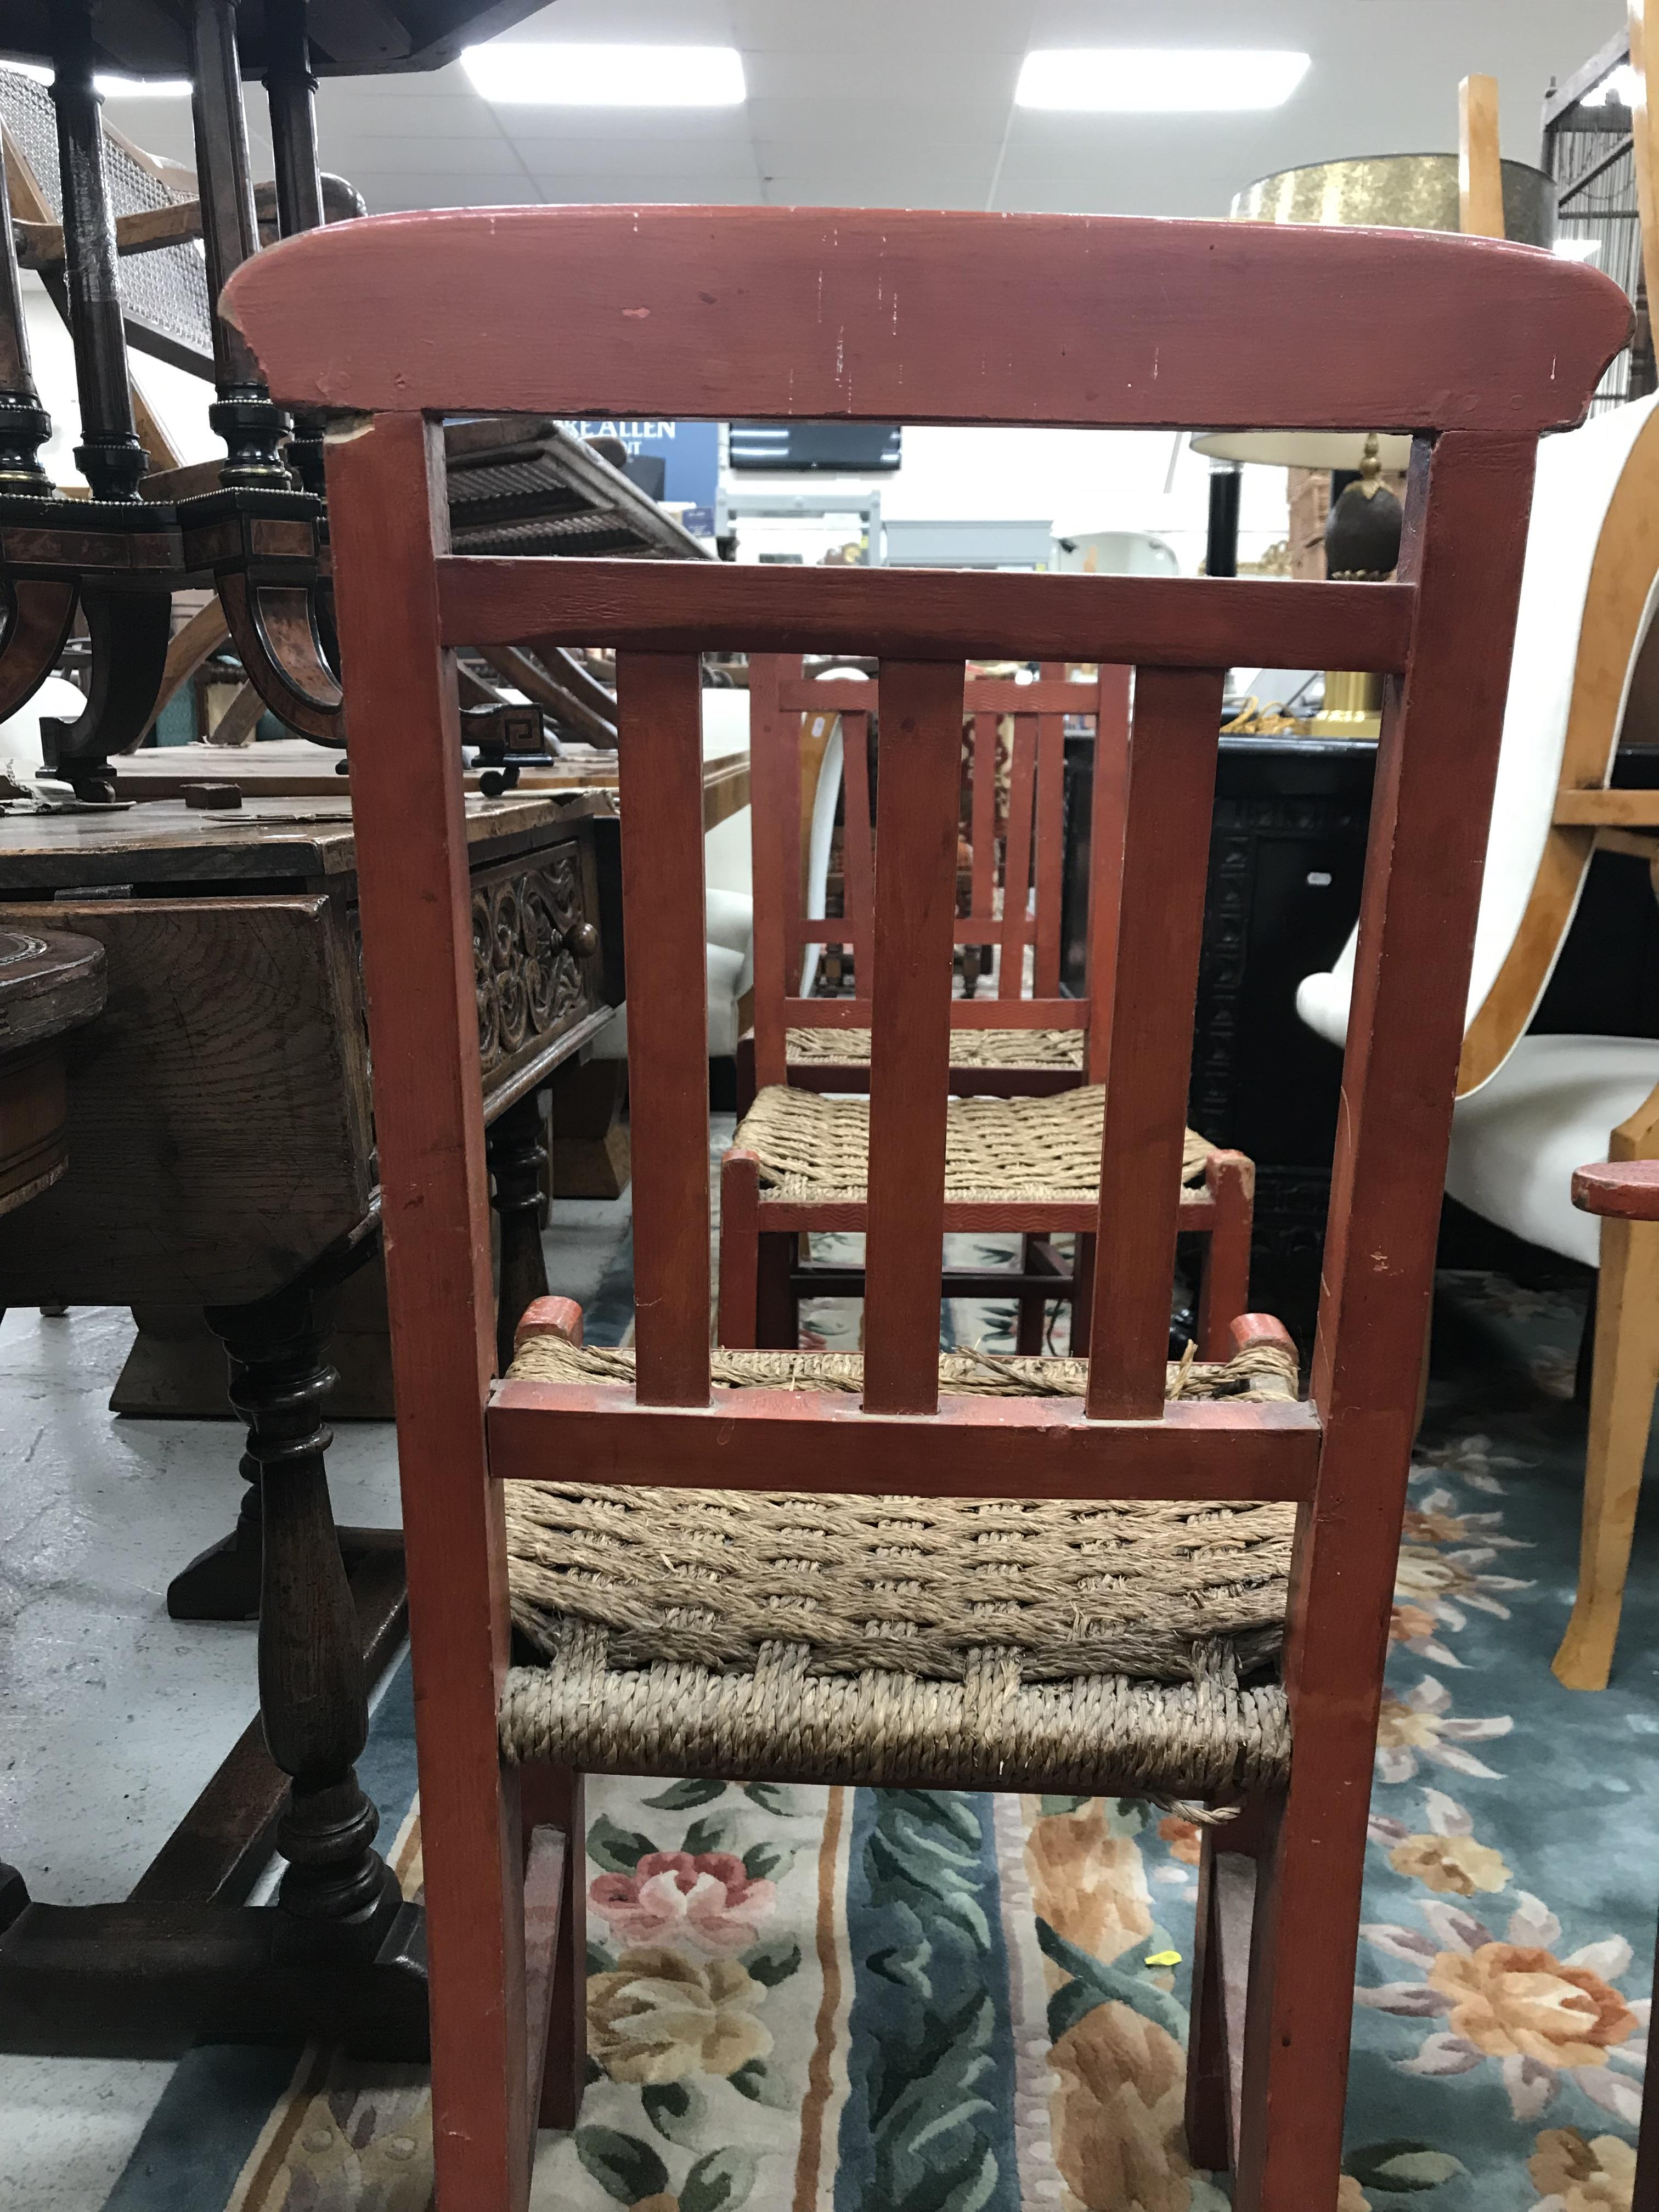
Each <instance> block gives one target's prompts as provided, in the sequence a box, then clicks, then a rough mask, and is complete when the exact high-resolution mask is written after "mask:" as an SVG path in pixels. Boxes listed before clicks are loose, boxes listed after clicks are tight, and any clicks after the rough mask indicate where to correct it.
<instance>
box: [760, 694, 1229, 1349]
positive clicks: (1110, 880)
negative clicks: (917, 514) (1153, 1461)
mask: <svg viewBox="0 0 1659 2212" xmlns="http://www.w3.org/2000/svg"><path fill="white" fill-rule="evenodd" d="M1130 675H1131V671H1129V670H1128V669H1127V668H1103V669H1102V670H1100V671H1099V672H1098V673H1097V675H1096V677H1095V678H1093V680H1092V681H1091V682H1086V683H1085V682H1073V681H1069V680H1068V679H1067V678H1066V671H1065V665H1064V663H1063V662H1060V663H1045V664H1044V665H1042V668H1041V670H1040V672H1039V676H1038V680H1037V681H1036V683H1034V684H1016V683H1013V682H1012V681H1010V680H1008V679H1007V678H987V677H969V679H968V681H967V683H966V684H965V686H964V689H963V713H964V714H965V715H966V717H967V719H968V720H969V722H970V724H971V726H972V738H971V745H970V755H969V760H970V766H969V778H970V785H969V791H970V795H969V819H970V822H971V825H972V836H971V843H972V848H973V872H972V878H971V882H972V892H971V897H970V901H969V905H970V909H971V910H970V912H969V913H968V914H966V915H957V918H956V921H955V924H954V939H953V942H954V944H955V945H957V947H961V946H963V945H980V944H990V943H994V944H995V945H998V946H999V947H1000V952H1001V958H1000V962H999V964H998V975H997V979H996V989H995V992H994V994H993V995H992V996H990V997H987V998H984V999H981V998H978V997H975V998H971V999H969V998H961V999H954V998H953V999H952V1000H951V1030H952V1032H953V1033H954V1032H957V1031H962V1030H1055V1029H1064V1030H1080V1031H1081V1032H1082V1035H1083V1040H1084V1057H1083V1060H1082V1063H1081V1065H1080V1066H1078V1067H1077V1068H1075V1069H1069V1068H1046V1067H1027V1068H1021V1067H959V1066H954V1065H953V1066H951V1070H950V1078H949V1080H950V1089H951V1092H952V1093H953V1094H954V1095H956V1096H958V1097H973V1096H981V1097H983V1096H987V1095H995V1096H998V1097H1039V1096H1042V1095H1046V1094H1048V1093H1052V1092H1054V1091H1069V1090H1073V1089H1075V1088H1076V1087H1077V1086H1078V1085H1080V1084H1085V1083H1098V1082H1101V1081H1102V1080H1103V1079H1104V1075H1105V1068H1106V1038H1107V1033H1108V1031H1109V1029H1110V1025H1111V998H1110V993H1111V983H1112V978H1113V973H1114V969H1113V945H1114V932H1115V928H1116V926H1117V890H1118V885H1117V876H1116V869H1115V865H1113V856H1115V858H1116V859H1117V860H1121V854H1122V848H1123V805H1124V799H1125V793H1126V788H1127V763H1128V740H1129V698H1130ZM879 691H880V686H879V684H878V683H871V682H869V681H867V680H860V681H854V680H848V679H843V680H842V681H839V682H837V681H836V680H835V679H834V678H814V679H811V680H808V679H807V678H805V676H804V675H803V673H802V670H801V662H800V658H799V655H793V656H788V657H784V656H777V655H771V654H757V656H756V657H755V658H754V659H753V660H751V662H750V771H751V783H750V789H751V793H752V816H751V818H752V822H753V825H754V828H753V840H754V856H755V865H754V886H755V1027H754V1034H753V1038H752V1041H750V1040H744V1044H746V1045H748V1047H749V1049H748V1051H747V1052H745V1051H744V1045H743V1044H740V1046H739V1061H738V1065H739V1083H738V1101H739V1105H740V1108H743V1109H746V1107H747V1105H748V1104H749V1103H752V1098H753V1093H754V1091H755V1089H756V1088H757V1087H758V1086H761V1085H769V1084H784V1083H789V1084H793V1085H795V1086H796V1087H797V1088H798V1089H801V1090H811V1091H864V1090H866V1089H867V1088H868V1087H869V1081H870V1066H869V1062H868V1061H867V1060H866V1061H857V1060H838V1061H803V1060H790V1059H789V1057H788V1034H789V1031H790V1030H791V1029H822V1030H830V1031H834V1030H844V1029H867V1028H868V1027H869V1024H870V1001H869V999H868V997H867V996H866V997H862V998H860V997H854V998H850V999H819V998H802V997H799V996H797V995H795V992H794V991H793V990H792V988H791V984H792V981H793V979H797V978H799V975H800V972H801V959H802V955H803V954H804V953H805V951H806V949H807V947H808V946H809V945H850V946H851V947H852V951H853V957H854V975H855V976H860V975H861V976H864V977H866V978H867V977H868V976H869V975H870V974H871V973H872V968H873V964H874V963H873V936H874V923H875V908H874V886H875V854H874V841H873V839H872V835H871V816H870V783H869V762H868V740H869V729H870V721H871V717H872V714H876V715H879V711H880V697H879ZM811 714H836V715H838V716H839V717H840V719H841V724H842V762H843V764H844V765H843V769H842V775H843V780H844V790H845V793H846V799H845V805H844V807H843V815H844V828H843V836H842V853H843V855H844V859H843V871H844V881H845V885H846V892H845V899H844V908H845V911H844V913H843V914H842V915H841V916H839V917H837V918H832V919H829V920H826V921H815V920H811V919H809V918H808V917H807V915H806V914H805V910H804V902H803V898H802V894H801V889H800V885H801V880H802V870H801V823H802V815H803V796H802V788H801V787H802V781H803V770H804V769H806V768H808V767H809V765H810V759H809V749H808V748H807V747H806V746H805V744H804V742H803V736H802V728H803V717H805V716H808V715H811ZM1005 714H1006V715H1009V716H1011V717H1012V720H1013V724H1014V730H1013V744H1012V757H1011V759H1010V763H1009V768H1010V774H1009V793H1008V823H1007V836H1006V848H1005V849H1006V857H1005V860H1004V864H1003V869H1002V880H1001V883H1000V886H999V881H998V871H997V867H996V860H995V855H994V849H993V848H994V842H995V823H996V802H997V793H996V785H995V777H994V775H991V776H988V777H987V776H984V775H981V773H980V754H981V747H982V746H984V745H985V744H986V743H987V738H988V740H989V744H990V748H991V758H992V761H993V762H994V759H995V745H996V739H997V726H998V723H999V721H1000V719H1001V717H1002V716H1003V715H1005ZM1067 714H1078V715H1081V716H1083V717H1085V718H1086V719H1090V720H1093V722H1094V725H1095V773H1094V778H1093V793H1092V798H1091V820H1090V848H1089V849H1090V852H1091V855H1092V856H1095V857H1096V860H1097V865H1096V866H1094V867H1093V868H1092V869H1091V875H1092V878H1093V884H1092V890H1091V901H1090V914H1089V921H1088V927H1089V933H1090V942H1089V957H1088V963H1087V973H1088V978H1089V987H1088V992H1087V994H1086V995H1085V996H1084V997H1082V998H1068V997H1063V996H1062V995H1061V994H1060V892H1061V887H1062V886H1061V878H1062V874H1063V870H1064V863H1065V853H1064V826H1065V815H1064V785H1063V778H1064V768H1065V725H1066V715H1067ZM999 887H1000V889H1001V891H1002V895H1003V896H1002V911H1001V913H1000V915H999V914H997V913H996V912H995V911H994V907H995V893H996V891H997V890H998V889H999ZM1033 888H1034V889H1035V891H1036V897H1035V900H1030V898H1029V897H1028V894H1029V893H1030V891H1031V890H1033ZM1028 907H1034V908H1035V911H1034V912H1032V911H1028ZM1028 946H1030V948H1031V951H1032V953H1033V961H1032V970H1033V972H1032V991H1031V994H1030V997H1029V998H1028V997H1026V996H1025V995H1024V956H1025V951H1026V948H1027V947H1028ZM865 989H867V983H866V984H865V985H860V990H865ZM745 1076H746V1077H747V1080H745V1079H744V1078H745ZM745 1094H747V1095H746V1096H745ZM759 1168H760V1163H759V1161H758V1160H757V1158H756V1155H755V1154H754V1153H753V1152H749V1151H747V1150H745V1149H742V1148H739V1147H737V1146H733V1147H732V1149H730V1150H729V1151H728V1152H726V1155H725V1158H723V1159H722V1161H721V1163H720V1231H721V1233H720V1294H719V1322H718V1333H719V1339H720V1343H721V1344H723V1345H725V1346H728V1347H730V1346H764V1347H770V1348H777V1347H783V1348H787V1349H793V1347H794V1346H795V1345H796V1344H797V1343H798V1342H799V1334H800V1322H799V1301H800V1299H801V1298H802V1297H811V1296H813V1295H814V1294H815V1293H816V1294H817V1295H819V1296H831V1295H839V1296H851V1297H862V1295H863V1274H862V1270H861V1269H860V1268H858V1267H842V1268H837V1269H834V1270H826V1269H823V1268H819V1267H815V1265H814V1263H812V1262H811V1261H809V1260H806V1259H804V1258H803V1257H802V1240H803V1239H804V1238H805V1237H807V1236H809V1235H810V1234H811V1232H812V1231H820V1232H823V1231H830V1230H842V1231H853V1232H854V1233H858V1232H860V1231H862V1230H863V1228H864V1226H865V1222H866V1214H867V1209H866V1207H864V1206H858V1205H855V1204H849V1203H848V1202H846V1201H845V1200H842V1201H839V1202H826V1201H825V1200H821V1199H820V1200H811V1199H805V1200H793V1199H788V1198H784V1197H773V1196H771V1195H769V1194H768V1193H767V1191H766V1190H765V1188H764V1187H763V1184H762V1182H761V1180H760V1173H759ZM1254 1212H1255V1166H1254V1164H1253V1163H1252V1162H1251V1161H1249V1159H1247V1158H1245V1156H1244V1155H1243V1153H1242V1152H1233V1151H1231V1150H1228V1149H1226V1148H1225V1147H1218V1148H1217V1149H1216V1150H1215V1151H1214V1152H1212V1153H1211V1155H1210V1158H1209V1159H1208V1160H1207V1161H1206V1164H1205V1171H1204V1182H1203V1185H1202V1187H1201V1188H1199V1187H1195V1186H1187V1185H1183V1186H1182V1191H1181V1228H1182V1233H1183V1234H1192V1235H1194V1236H1198V1237H1203V1238H1204V1239H1205V1247H1204V1260H1203V1265H1202V1267H1201V1270H1200V1279H1199V1303H1198V1316H1197V1318H1198V1334H1197V1338H1196V1341H1197V1345H1198V1350H1199V1356H1200V1358H1204V1359H1225V1358H1228V1357H1229V1355H1230V1353H1231V1350H1232V1340H1231V1335H1230V1334H1229V1331H1230V1328H1231V1323H1232V1322H1233V1321H1234V1320H1235V1319H1236V1318H1237V1316H1239V1315H1240V1314H1242V1313H1243V1312H1244V1311H1245V1310H1247V1309H1248V1307H1249V1276H1250V1235H1251V1228H1252V1221H1253V1217H1254ZM1093 1219H1094V1212H1093V1209H1092V1208H1091V1207H1087V1206H1061V1207H1059V1208H1055V1207H1053V1206H1049V1207H1046V1208H1045V1207H1043V1206H1037V1205H1018V1206H1009V1205H1005V1206H986V1205H984V1204H982V1203H975V1204H972V1205H969V1204H961V1203H957V1202H955V1201H947V1203H946V1206H945V1226H946V1229H947V1231H951V1232H958V1231H967V1232H972V1231H975V1230H986V1231H991V1232H993V1233H995V1232H997V1231H1016V1232H1017V1233H1018V1235H1019V1237H1020V1247H1021V1250H1020V1267H1019V1269H1018V1273H1017V1274H1015V1275H1013V1276H1012V1279H1010V1277H1009V1276H1008V1275H1007V1273H1006V1272H1001V1273H1000V1272H997V1271H987V1270H981V1269H974V1268H966V1269H963V1268H953V1267H947V1268H945V1270H944V1271H943V1274H942V1279H941V1285H940V1288H941V1291H942V1294H943V1296H944V1297H947V1298H951V1297H991V1298H1005V1297H1012V1298H1013V1299H1014V1301H1015V1303H1016V1306H1017V1310H1018V1324H1017V1339H1016V1341H1017V1347H1018V1350H1019V1351H1020V1352H1041V1351H1042V1347H1043V1337H1044V1330H1045V1325H1046V1318H1047V1309H1048V1304H1049V1303H1050V1301H1053V1300H1060V1301H1066V1302H1069V1303H1070V1304H1071V1308H1072V1338H1073V1342H1074V1343H1079V1344H1082V1343H1085V1342H1086V1341H1087V1340H1088V1335H1089V1317H1090V1302H1091V1294H1092V1288H1093V1282H1094V1255H1095V1244H1094V1235H1093V1230H1092V1223H1093ZM1056 1232H1059V1233H1061V1234H1066V1233H1068V1232H1069V1233H1070V1234H1071V1235H1072V1236H1073V1238H1074V1240H1075V1241H1074V1246H1073V1255H1072V1256H1071V1257H1070V1258H1069V1259H1067V1258H1066V1257H1065V1256H1063V1255H1061V1254H1060V1253H1059V1252H1058V1251H1057V1250H1056V1249H1055V1247H1054V1244H1053V1243H1052V1242H1051V1241H1050V1240H1051V1239H1052V1237H1054V1234H1055V1233H1056Z"/></svg>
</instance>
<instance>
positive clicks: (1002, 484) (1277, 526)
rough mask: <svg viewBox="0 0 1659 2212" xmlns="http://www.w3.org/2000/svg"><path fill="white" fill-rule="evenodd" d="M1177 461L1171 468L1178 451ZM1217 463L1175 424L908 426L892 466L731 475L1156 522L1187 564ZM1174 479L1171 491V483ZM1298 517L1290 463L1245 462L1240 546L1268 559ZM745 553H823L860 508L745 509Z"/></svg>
mask: <svg viewBox="0 0 1659 2212" xmlns="http://www.w3.org/2000/svg"><path fill="white" fill-rule="evenodd" d="M1172 456H1173V459H1174V462H1175V467H1174V473H1173V478H1172V479H1171V474H1170V461H1171V458H1172ZM1209 468H1210V465H1209V463H1208V462H1207V461H1206V460H1204V459H1201V458H1200V456H1199V455H1198V454H1196V453H1194V452H1193V451H1192V449H1191V447H1190V446H1189V445H1188V442H1187V439H1186V436H1185V435H1184V434H1182V435H1181V436H1180V437H1179V439H1178V440H1177V438H1176V435H1174V434H1173V433H1171V432H1169V431H1166V430H1030V429H999V430H952V429H932V428H912V427H910V426H908V425H907V427H906V428H905V432H904V459H903V462H902V465H901V466H900V468H899V469H898V470H897V471H896V473H895V474H894V475H892V476H885V477H861V478H856V479H855V478H851V477H826V476H822V475H805V476H783V475H779V476H773V475H771V474H769V473H768V474H764V475H762V474H758V473H751V472H750V471H748V470H744V471H743V472H742V473H741V474H740V475H731V474H729V473H728V474H727V476H726V483H727V484H728V485H729V486H730V488H731V489H734V490H741V491H772V490H776V491H803V492H826V491H829V490H830V489H847V487H848V485H850V484H852V483H860V484H864V485H867V486H869V487H870V488H872V489H876V490H878V491H879V492H880V494H881V507H882V513H883V515H884V517H894V518H896V519H898V520H915V521H953V520H962V521H965V520H977V521H1009V522H1012V521H1031V520H1036V521H1042V522H1048V523H1051V524H1052V525H1053V526H1054V529H1055V530H1056V531H1057V532H1060V535H1061V536H1063V537H1064V536H1070V535H1071V534H1072V533H1073V532H1081V531H1087V530H1146V531H1151V532H1153V533H1154V535H1156V536H1158V537H1159V538H1164V539H1166V540H1167V542H1168V543H1169V544H1170V546H1171V547H1172V548H1173V549H1174V550H1175V553H1176V557H1177V559H1178V560H1179V561H1180V562H1181V566H1182V571H1183V573H1184V574H1189V575H1190V574H1196V572H1197V569H1198V566H1199V563H1200V562H1201V561H1202V560H1203V558H1204V546H1205V540H1206V535H1207V529H1208V514H1209ZM1166 483H1169V486H1170V488H1169V489H1168V490H1167V491H1166V489H1165V484H1166ZM1288 526H1289V515H1288V513H1287V510H1286V504H1285V471H1284V470H1283V469H1265V468H1248V469H1246V470H1245V471H1244V489H1243V510H1242V515H1241V521H1240V529H1239V553H1240V556H1241V557H1242V558H1243V559H1244V560H1247V561H1251V560H1255V559H1258V558H1259V557H1260V556H1261V554H1262V553H1264V552H1265V551H1266V550H1267V547H1268V546H1269V545H1271V544H1274V543H1275V542H1276V541H1277V540H1278V539H1279V538H1283V537H1284V536H1285V532H1286V530H1287V528H1288ZM738 527H739V537H740V542H741V544H742V545H743V548H744V557H745V558H753V557H754V554H755V552H756V550H757V549H758V548H759V547H760V546H761V545H762V544H764V546H765V547H766V549H767V550H768V551H774V550H775V551H780V552H783V551H788V552H799V553H800V554H801V555H802V556H803V557H804V558H805V560H807V561H809V562H811V561H816V560H817V558H818V557H819V556H820V555H821V554H822V553H823V551H824V550H827V549H828V548H829V547H830V546H832V545H839V544H843V543H845V542H846V540H847V539H848V538H853V537H854V536H856V535H857V525H856V523H855V522H854V520H853V519H852V518H851V517H850V516H845V517H836V518H832V519H829V520H826V521H825V522H823V524H821V525H820V524H818V523H816V522H811V523H796V522H787V521H780V520H768V521H764V522H762V521H760V520H754V519H750V518H745V519H744V520H742V521H741V522H740V524H739V526H738Z"/></svg>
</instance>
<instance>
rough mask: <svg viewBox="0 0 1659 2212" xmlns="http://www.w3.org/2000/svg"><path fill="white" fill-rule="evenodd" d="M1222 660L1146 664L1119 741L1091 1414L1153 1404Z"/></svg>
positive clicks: (1148, 1412) (1145, 1412)
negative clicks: (1115, 906) (1125, 771)
mask: <svg viewBox="0 0 1659 2212" xmlns="http://www.w3.org/2000/svg"><path fill="white" fill-rule="evenodd" d="M1222 680H1223V671H1221V670H1219V669H1172V668H1143V669H1141V670H1139V672H1138V674H1137V676H1136V678H1135V712H1134V727H1133V734H1132V736H1131V738H1130V741H1129V783H1128V796H1127V806H1126V808H1125V820H1124V838H1123V863H1122V875H1121V901H1120V907H1119V914H1118V924H1117V959H1116V971H1115V984H1114V988H1113V994H1112V1013H1111V1040H1110V1049H1111V1059H1110V1071H1109V1078H1108V1081H1107V1085H1106V1120H1105V1128H1104V1132H1103V1138H1102V1142H1101V1157H1100V1242H1099V1246H1098V1249H1097V1258H1096V1265H1095V1298H1094V1314H1093V1316H1092V1321H1091V1329H1090V1338H1089V1389H1088V1399H1087V1411H1088V1413H1090V1414H1091V1416H1092V1417H1094V1418H1095V1419H1120V1420H1132V1419H1141V1420H1144V1419H1150V1418H1152V1417H1154V1416H1156V1415H1158V1414H1159V1413H1162V1411H1163V1407H1164V1363H1165V1360H1166V1359H1167V1358H1168V1355H1169V1343H1170V1291H1171V1289H1172V1287H1173V1285H1174V1280H1175V1241H1176V1218H1177V1215H1178V1213H1179V1211H1180V1205H1181V1158H1182V1136H1183V1133H1184V1132H1185V1128H1186V1121H1187V1085H1188V1072H1189V1069H1190V1066H1191V1061H1192V1042H1193V1007H1194V1000H1195V999H1196V997H1197V994H1198V952H1199V940H1200V935H1201V933H1202V929H1203V921H1204V882H1205V876H1206V870H1207V866H1208V862H1209V854H1210V812H1211V808H1212V804H1213V801H1214V796H1215V764H1216V751H1217V733H1218V731H1219V729H1220V726H1221V687H1222Z"/></svg>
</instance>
